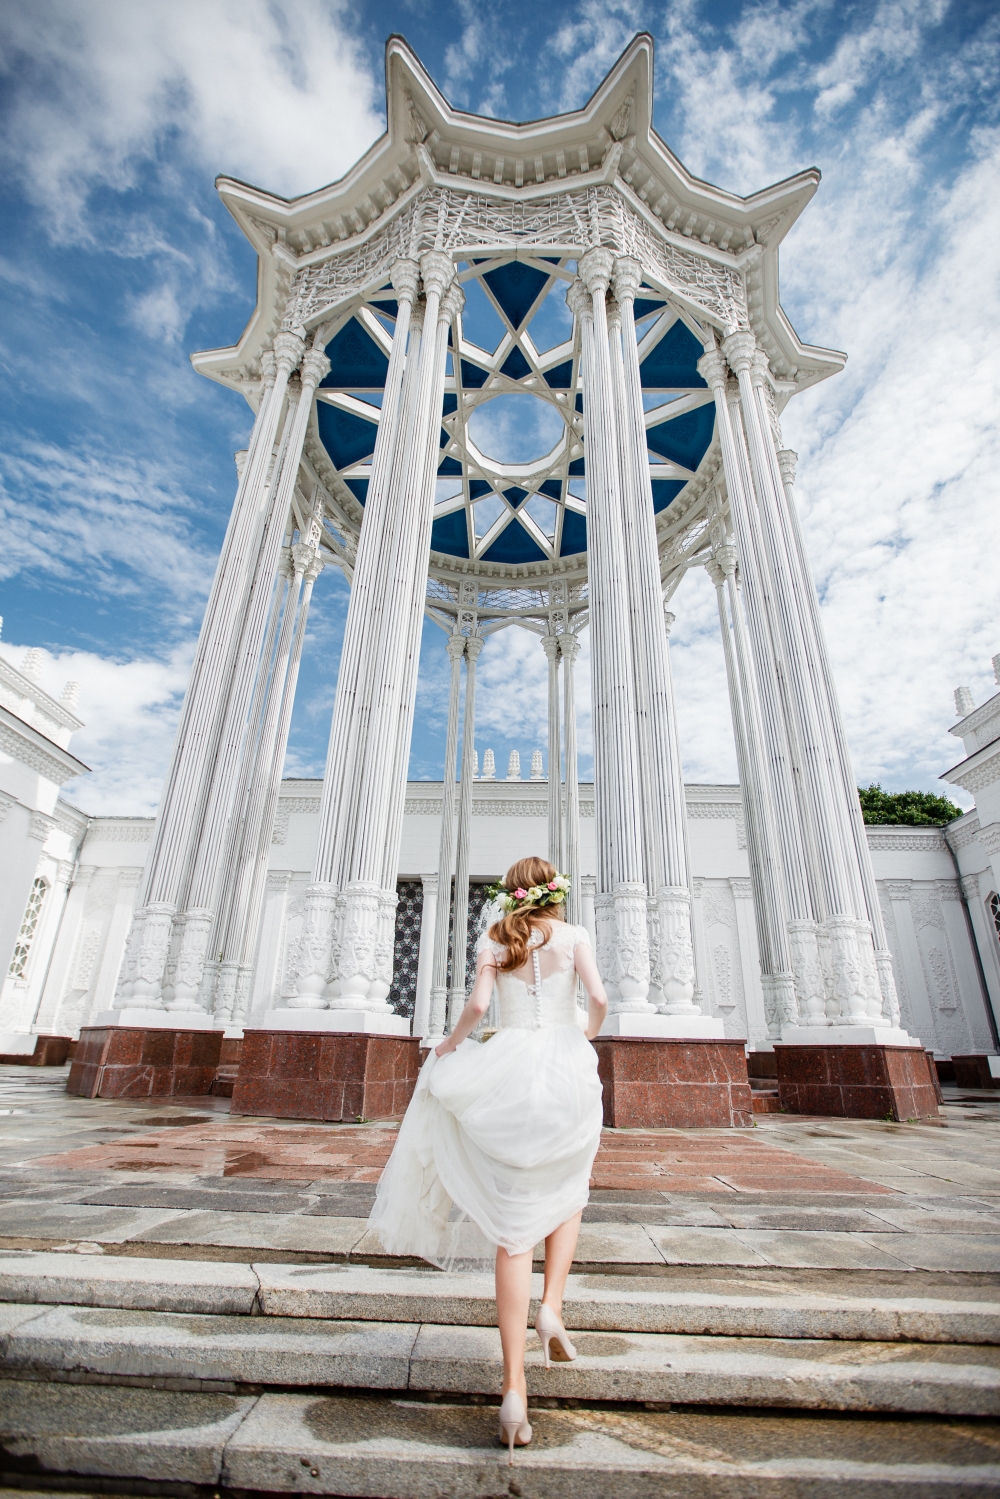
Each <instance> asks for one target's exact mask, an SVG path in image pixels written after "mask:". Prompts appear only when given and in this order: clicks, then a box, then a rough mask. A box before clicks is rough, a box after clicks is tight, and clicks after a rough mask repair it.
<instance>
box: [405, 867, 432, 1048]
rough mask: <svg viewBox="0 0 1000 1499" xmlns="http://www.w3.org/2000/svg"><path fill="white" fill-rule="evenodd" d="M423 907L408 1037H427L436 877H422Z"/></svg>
mask: <svg viewBox="0 0 1000 1499" xmlns="http://www.w3.org/2000/svg"><path fill="white" fill-rule="evenodd" d="M420 883H421V885H422V886H423V903H422V905H421V909H420V947H419V950H418V953H417V992H416V994H415V995H414V1000H413V1024H412V1026H411V1028H410V1034H411V1036H421V1037H423V1036H426V1035H428V1033H429V1024H430V1012H431V971H432V968H433V965H434V933H435V931H436V930H437V893H438V877H437V875H436V874H422V875H421V876H420Z"/></svg>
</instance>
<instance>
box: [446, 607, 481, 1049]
mask: <svg viewBox="0 0 1000 1499" xmlns="http://www.w3.org/2000/svg"><path fill="white" fill-rule="evenodd" d="M485 643H486V642H485V641H484V640H483V637H482V636H481V635H470V636H469V637H468V638H467V640H466V642H465V706H464V709H463V715H462V785H461V791H460V794H459V799H458V849H457V853H456V858H455V923H454V927H453V930H452V940H451V987H450V989H449V991H448V1029H449V1030H451V1028H452V1026H453V1025H454V1024H455V1021H456V1020H457V1019H458V1016H459V1014H460V1013H461V1011H462V1007H463V1005H464V1004H465V955H466V949H467V947H468V942H469V861H470V857H471V853H472V847H471V845H472V787H473V783H474V781H475V775H476V772H475V764H474V760H475V753H476V660H477V658H478V656H479V652H480V651H481V650H482V648H483V646H484V645H485Z"/></svg>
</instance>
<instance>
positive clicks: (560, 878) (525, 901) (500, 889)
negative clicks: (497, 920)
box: [489, 874, 570, 911]
mask: <svg viewBox="0 0 1000 1499" xmlns="http://www.w3.org/2000/svg"><path fill="white" fill-rule="evenodd" d="M569 887H570V882H569V880H568V879H567V877H566V875H564V874H557V875H556V877H555V879H554V880H549V881H548V883H547V884H545V885H531V886H530V887H529V888H528V889H527V890H526V889H524V887H523V886H520V885H519V886H518V888H517V889H516V890H508V889H507V888H506V886H505V885H499V884H497V885H492V886H491V887H490V890H489V895H490V899H491V900H499V901H500V904H501V905H502V906H503V909H504V910H505V911H523V910H525V909H526V908H527V907H528V906H534V907H540V906H559V905H561V904H562V903H563V901H564V900H565V899H566V896H567V893H568V891H569Z"/></svg>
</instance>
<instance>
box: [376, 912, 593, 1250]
mask: <svg viewBox="0 0 1000 1499" xmlns="http://www.w3.org/2000/svg"><path fill="white" fill-rule="evenodd" d="M533 936H534V938H535V941H534V944H533V945H532V946H531V947H530V949H529V955H528V960H527V962H526V963H525V964H524V966H523V967H522V968H520V969H517V970H516V971H515V972H513V973H501V972H499V971H498V973H497V979H496V987H497V997H498V1007H497V1008H498V1016H499V1026H500V1028H499V1029H498V1030H497V1031H496V1033H495V1034H494V1035H493V1036H491V1037H490V1039H489V1040H488V1041H485V1042H479V1041H472V1040H467V1041H463V1042H462V1043H461V1045H460V1046H459V1047H458V1048H457V1050H456V1051H454V1052H450V1053H447V1054H446V1055H445V1056H443V1057H437V1056H435V1054H434V1052H433V1051H432V1052H431V1053H430V1055H429V1056H428V1058H427V1060H426V1062H425V1063H424V1065H423V1067H422V1068H421V1070H420V1076H419V1078H418V1079H417V1086H416V1089H415V1090H414V1094H413V1098H412V1099H411V1100H410V1106H409V1108H408V1109H407V1111H406V1116H405V1118H404V1119H403V1123H402V1125H401V1126H400V1130H399V1137H398V1139H397V1141H396V1146H395V1149H394V1150H393V1152H392V1156H391V1157H390V1160H389V1163H388V1165H387V1166H386V1168H385V1171H384V1172H383V1173H382V1179H381V1181H380V1182H379V1184H378V1189H377V1192H376V1198H375V1206H374V1208H373V1209H372V1213H371V1217H370V1219H369V1225H370V1226H371V1227H372V1228H374V1229H375V1230H376V1232H377V1233H378V1235H379V1237H380V1238H381V1240H382V1244H383V1245H384V1247H385V1249H386V1252H387V1253H389V1254H398V1255H419V1256H420V1257H421V1258H422V1259H425V1260H429V1261H430V1263H431V1264H433V1265H438V1266H440V1267H441V1268H442V1269H455V1268H463V1269H467V1268H476V1269H480V1268H485V1267H486V1266H487V1265H492V1262H493V1259H494V1257H495V1255H496V1249H497V1246H498V1245H502V1246H503V1248H504V1249H506V1250H507V1251H508V1252H509V1253H511V1254H521V1253H523V1252H524V1251H525V1250H529V1249H533V1248H534V1246H535V1245H536V1244H538V1243H539V1242H540V1241H541V1240H542V1239H544V1238H545V1237H546V1235H547V1234H550V1233H551V1232H552V1231H553V1229H555V1228H558V1227H559V1225H560V1224H561V1223H565V1221H566V1219H567V1218H571V1217H572V1216H573V1214H574V1213H578V1212H579V1211H580V1209H581V1208H583V1207H584V1206H585V1205H586V1202H587V1198H588V1196H589V1182H590V1172H591V1167H592V1166H593V1162H594V1156H595V1155H596V1154H597V1147H598V1145H599V1144H600V1138H601V1124H602V1107H601V1084H600V1080H599V1079H598V1076H597V1053H596V1052H595V1051H594V1048H593V1047H592V1046H591V1044H590V1042H589V1041H588V1040H587V1037H586V1035H585V1033H584V1029H583V1026H584V1025H585V1024H586V1019H585V1017H584V1015H583V1013H582V1012H581V1011H580V1010H579V1009H578V1008H577V1004H576V970H575V968H574V957H573V955H574V951H575V949H576V947H577V944H578V943H581V942H586V943H588V944H589V941H590V938H589V937H588V935H587V932H586V930H585V929H584V928H583V927H574V926H568V925H567V924H566V923H565V922H563V921H558V920H554V921H553V922H552V923H551V935H550V937H549V940H548V941H547V942H543V940H542V934H541V933H540V932H537V931H536V932H535V933H534V934H533ZM484 947H486V948H489V949H491V950H492V951H493V953H494V954H495V955H496V956H497V958H498V959H499V958H501V957H502V956H503V953H504V949H503V948H502V947H498V946H497V944H496V943H495V942H492V941H491V940H490V939H489V937H486V936H484V937H483V938H481V939H480V943H479V948H480V951H482V950H483V948H484Z"/></svg>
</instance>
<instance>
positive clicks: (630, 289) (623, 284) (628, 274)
mask: <svg viewBox="0 0 1000 1499" xmlns="http://www.w3.org/2000/svg"><path fill="white" fill-rule="evenodd" d="M613 284H614V288H615V296H616V297H617V298H618V301H619V302H625V301H629V302H634V301H635V296H636V292H637V291H638V290H639V287H640V286H641V285H642V265H641V263H640V262H639V261H638V260H635V259H633V257H632V256H631V255H619V257H618V259H617V260H616V261H615V270H614V283H613Z"/></svg>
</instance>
